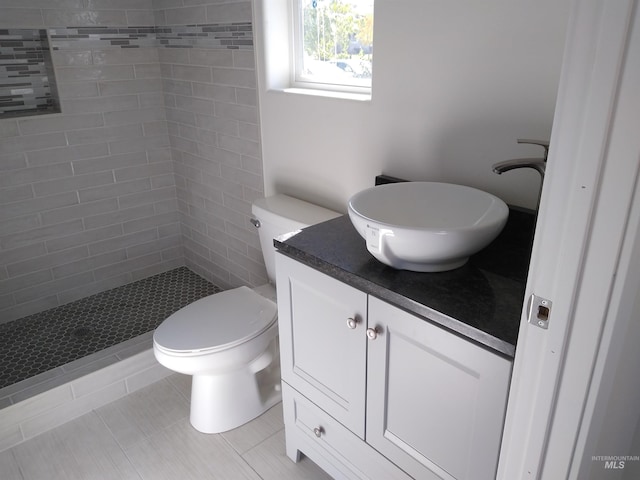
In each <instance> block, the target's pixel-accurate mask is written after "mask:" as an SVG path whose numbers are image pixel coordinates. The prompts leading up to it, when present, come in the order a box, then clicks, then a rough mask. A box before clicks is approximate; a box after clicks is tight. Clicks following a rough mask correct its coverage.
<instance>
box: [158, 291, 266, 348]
mask: <svg viewBox="0 0 640 480" xmlns="http://www.w3.org/2000/svg"><path fill="white" fill-rule="evenodd" d="M277 312H278V311H277V307H276V304H275V303H274V302H272V301H271V300H268V299H266V298H264V297H262V296H261V295H259V294H257V293H256V292H254V291H253V290H251V289H250V288H248V287H238V288H235V289H233V290H226V291H224V292H221V293H216V294H214V295H210V296H208V297H205V298H201V299H200V300H198V301H196V302H193V303H191V304H189V305H187V306H186V307H184V308H182V309H180V310H178V311H177V312H175V313H174V314H173V315H171V316H170V317H168V318H167V319H166V320H165V321H164V322H162V324H161V325H160V326H159V327H158V328H157V329H156V330H155V332H154V334H153V342H154V344H155V346H156V348H159V349H161V350H163V351H166V352H168V353H171V354H174V355H190V354H193V355H201V354H206V353H215V352H219V351H222V350H227V349H229V348H232V347H235V346H237V345H240V344H242V343H245V342H248V341H249V340H251V339H252V338H255V337H257V336H258V335H260V334H261V333H263V332H264V331H265V330H267V329H268V328H269V327H270V326H271V325H273V323H274V322H275V321H276V319H277Z"/></svg>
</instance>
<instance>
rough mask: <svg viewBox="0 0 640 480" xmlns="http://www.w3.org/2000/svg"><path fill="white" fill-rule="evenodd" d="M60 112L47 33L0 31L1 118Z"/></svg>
mask: <svg viewBox="0 0 640 480" xmlns="http://www.w3.org/2000/svg"><path fill="white" fill-rule="evenodd" d="M59 111H60V110H59V109H58V101H57V92H56V88H55V82H54V76H53V69H52V62H51V57H50V53H49V43H48V39H47V32H46V30H38V29H0V118H6V117H7V116H14V115H36V114H39V113H56V112H59Z"/></svg>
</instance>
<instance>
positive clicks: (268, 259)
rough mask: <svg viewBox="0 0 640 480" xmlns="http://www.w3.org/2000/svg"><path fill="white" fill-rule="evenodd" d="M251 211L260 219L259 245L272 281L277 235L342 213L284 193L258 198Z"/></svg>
mask: <svg viewBox="0 0 640 480" xmlns="http://www.w3.org/2000/svg"><path fill="white" fill-rule="evenodd" d="M251 211H252V212H253V216H254V218H255V219H256V220H258V221H259V222H260V223H259V225H260V227H259V228H258V234H259V236H260V246H261V247H262V256H263V257H264V263H265V265H266V266H267V275H268V276H269V282H271V283H275V281H276V269H275V262H276V257H275V252H276V249H275V247H274V246H273V239H274V238H275V237H277V236H279V235H283V234H285V233H289V232H293V231H296V230H300V229H301V228H304V227H308V226H309V225H314V224H316V223H321V222H324V221H326V220H331V219H332V218H335V217H339V216H340V215H342V214H340V213H338V212H334V211H333V210H329V209H327V208H324V207H320V206H318V205H314V204H312V203H309V202H305V201H303V200H298V199H297V198H293V197H289V196H288V195H282V194H280V195H274V196H272V197H267V198H261V199H258V200H256V201H255V202H254V203H253V207H252V209H251Z"/></svg>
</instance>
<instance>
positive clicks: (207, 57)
mask: <svg viewBox="0 0 640 480" xmlns="http://www.w3.org/2000/svg"><path fill="white" fill-rule="evenodd" d="M158 3H160V2H158ZM197 3H198V5H194V6H192V7H180V6H179V5H176V4H175V3H171V4H169V3H167V2H163V3H162V5H163V6H164V7H165V8H158V9H156V10H155V12H154V14H155V18H156V25H157V26H158V44H159V58H160V64H161V71H162V81H163V91H164V96H165V107H166V115H167V124H168V130H169V139H170V142H171V149H172V154H173V161H174V168H175V178H176V189H177V195H178V205H179V210H180V223H181V228H182V234H183V247H184V254H185V263H186V265H187V266H188V267H189V268H190V269H192V270H193V271H194V272H196V273H198V274H199V275H201V276H203V277H204V278H206V279H207V280H209V281H211V282H212V283H215V284H216V285H219V286H220V287H222V288H231V287H235V286H239V285H250V286H255V285H261V284H264V283H266V282H267V274H266V269H265V266H264V261H263V257H262V251H261V249H260V242H259V239H258V234H257V231H256V229H255V227H254V226H253V225H252V224H251V222H250V220H251V205H252V203H253V201H254V200H255V199H257V198H260V197H263V196H264V185H263V172H262V156H261V140H260V129H259V125H258V123H259V120H258V102H257V89H256V73H255V58H254V46H253V24H252V10H251V8H252V7H251V2H250V1H240V2H237V1H236V2H232V3H220V2H219V1H214V0H211V1H207V0H202V1H201V2H197Z"/></svg>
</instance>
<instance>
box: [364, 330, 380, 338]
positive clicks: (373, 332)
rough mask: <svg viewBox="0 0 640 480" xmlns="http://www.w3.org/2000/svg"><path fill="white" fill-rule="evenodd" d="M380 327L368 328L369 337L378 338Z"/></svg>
mask: <svg viewBox="0 0 640 480" xmlns="http://www.w3.org/2000/svg"><path fill="white" fill-rule="evenodd" d="M378 333H379V331H378V329H377V328H367V338H368V339H369V340H375V339H376V338H378Z"/></svg>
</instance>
